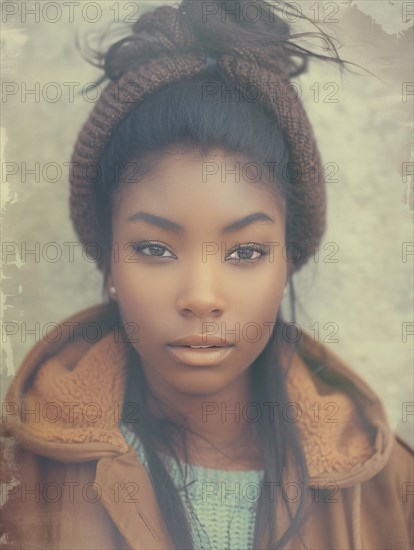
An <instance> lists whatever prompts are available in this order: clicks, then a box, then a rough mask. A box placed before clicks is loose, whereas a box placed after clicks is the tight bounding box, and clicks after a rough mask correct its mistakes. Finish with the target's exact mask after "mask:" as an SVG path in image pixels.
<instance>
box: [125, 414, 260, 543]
mask: <svg viewBox="0 0 414 550" xmlns="http://www.w3.org/2000/svg"><path fill="white" fill-rule="evenodd" d="M120 429H121V431H122V433H123V434H124V436H125V440H126V441H127V443H128V444H129V445H131V446H133V447H134V448H135V450H136V452H137V456H138V458H139V460H140V461H141V462H142V463H143V464H144V466H145V467H146V468H147V470H148V464H147V461H146V458H145V453H144V449H143V446H142V444H141V443H140V441H139V440H138V438H137V437H136V436H135V434H133V433H132V432H131V431H130V430H129V429H128V428H127V427H126V426H125V425H124V424H122V423H121V425H120ZM164 461H165V464H166V465H167V468H168V471H169V473H170V475H171V477H172V479H173V482H174V484H175V486H176V487H177V489H179V491H180V494H181V495H182V499H183V504H184V506H185V509H186V511H187V513H188V514H189V517H190V518H192V520H191V528H192V532H193V539H194V542H195V550H251V549H252V546H253V534H254V522H255V516H256V502H257V499H258V497H259V496H260V492H261V491H262V490H264V488H263V487H262V483H261V481H262V478H263V470H248V471H234V470H218V469H215V468H204V467H202V466H196V465H188V474H187V483H189V484H190V483H191V485H190V486H189V487H188V488H187V491H188V495H189V498H190V503H191V507H190V506H188V504H186V501H185V499H184V491H183V490H182V489H181V487H182V485H183V483H184V477H183V476H182V475H181V472H180V470H179V468H178V466H177V464H176V463H175V461H174V460H172V459H171V458H169V457H166V456H165V455H164ZM181 464H182V466H183V467H184V463H183V462H181ZM192 482H193V483H192ZM191 508H192V510H193V513H192V512H191Z"/></svg>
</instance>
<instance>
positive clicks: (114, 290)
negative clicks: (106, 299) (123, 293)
mask: <svg viewBox="0 0 414 550" xmlns="http://www.w3.org/2000/svg"><path fill="white" fill-rule="evenodd" d="M109 292H110V293H111V294H112V296H115V294H116V288H115V287H114V286H111V288H110V289H109Z"/></svg>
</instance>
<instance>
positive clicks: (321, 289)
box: [1, 0, 414, 445]
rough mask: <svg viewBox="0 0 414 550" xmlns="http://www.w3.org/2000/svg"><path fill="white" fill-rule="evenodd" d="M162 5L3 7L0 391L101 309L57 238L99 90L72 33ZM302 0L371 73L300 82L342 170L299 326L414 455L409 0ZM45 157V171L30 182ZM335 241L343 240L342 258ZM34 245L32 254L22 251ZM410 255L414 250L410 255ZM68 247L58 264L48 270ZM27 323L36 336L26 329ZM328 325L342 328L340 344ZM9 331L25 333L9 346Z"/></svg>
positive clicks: (318, 75) (331, 192)
mask: <svg viewBox="0 0 414 550" xmlns="http://www.w3.org/2000/svg"><path fill="white" fill-rule="evenodd" d="M164 3H168V2H167V1H165V2H158V1H150V2H148V1H147V2H143V1H139V2H116V1H115V2H112V1H100V2H88V1H85V2H83V3H82V4H80V5H79V6H76V5H75V4H76V3H73V4H74V6H73V8H72V10H69V8H68V7H66V8H64V7H63V5H61V12H60V16H59V10H58V8H56V7H55V8H54V7H53V4H56V3H55V2H47V1H46V0H43V1H41V2H18V3H17V2H3V5H2V12H3V33H2V41H3V57H4V59H3V67H4V70H3V96H2V111H3V115H2V123H1V124H2V129H1V131H2V170H3V174H2V229H3V252H4V251H5V249H4V246H7V247H8V248H7V252H8V254H7V255H6V256H5V257H4V259H3V263H2V284H3V285H2V286H3V289H2V295H1V308H2V321H3V338H2V375H3V382H4V384H3V395H4V392H5V390H6V388H7V386H8V383H9V382H10V380H11V378H12V376H13V375H14V373H15V372H16V369H17V368H18V366H19V364H20V362H21V360H22V359H23V357H24V356H25V354H26V353H27V352H28V351H29V349H30V348H31V347H32V346H33V344H34V343H35V340H38V339H39V334H40V336H41V332H42V330H43V329H44V328H45V326H46V324H47V323H49V322H59V321H61V320H63V319H64V318H65V317H67V316H69V315H71V314H73V313H75V312H76V311H78V310H81V309H83V308H85V307H87V306H89V305H92V304H95V303H97V302H100V301H101V294H100V291H101V276H100V274H99V272H98V271H97V270H96V268H95V265H94V264H92V263H88V262H87V261H85V259H84V258H83V257H82V254H81V250H80V247H78V248H76V249H75V252H74V261H71V259H70V257H69V254H68V250H69V248H68V245H65V244H64V243H75V242H76V238H75V235H74V232H73V230H72V227H71V224H70V221H69V210H68V173H69V167H68V165H66V166H65V165H64V163H67V162H69V160H70V155H71V152H72V147H73V144H74V142H75V139H76V136H77V132H78V131H79V129H80V126H81V124H82V123H83V122H84V120H85V119H86V117H87V114H88V112H89V111H90V110H91V109H92V107H93V103H94V96H93V94H90V95H88V96H87V95H85V94H83V95H82V94H80V93H79V92H80V91H82V89H84V87H85V85H87V83H88V82H91V81H93V80H95V79H96V78H97V77H98V76H100V72H99V71H97V70H96V69H95V68H94V67H92V66H90V65H88V64H87V63H86V62H85V61H84V60H83V59H82V58H81V56H80V55H79V53H78V52H77V50H76V47H75V39H74V36H75V31H77V32H79V33H80V35H81V36H82V35H83V34H84V33H85V32H93V33H95V32H96V33H98V34H99V32H100V31H102V29H103V28H104V27H106V26H107V25H108V24H109V23H111V22H112V24H113V23H114V20H115V21H116V16H117V15H118V20H119V23H118V24H117V25H116V26H117V27H120V26H121V24H123V22H124V21H127V20H128V18H129V20H132V19H134V18H135V17H136V14H137V13H142V12H143V11H145V10H146V9H148V8H150V7H153V6H154V5H161V4H164ZM170 3H171V2H170ZM295 4H296V6H297V7H298V9H300V10H301V11H302V12H303V13H305V14H306V15H307V16H309V17H312V18H313V19H314V20H316V21H317V22H319V23H322V27H323V28H324V29H325V30H328V31H329V32H330V33H331V34H333V35H334V36H336V37H337V38H338V39H339V40H340V42H341V43H342V45H343V47H342V48H341V50H340V52H339V53H340V54H341V56H342V57H343V58H345V59H349V60H352V61H354V62H356V63H359V64H362V65H363V66H364V67H366V68H368V69H369V70H370V71H371V72H373V73H375V75H376V76H371V75H367V74H364V73H362V72H361V71H359V75H352V74H350V73H345V74H344V76H343V77H342V78H341V76H340V73H339V71H338V69H337V68H335V66H331V67H328V66H325V65H324V64H322V63H316V62H313V63H312V64H311V68H310V72H309V73H308V74H307V75H305V76H303V77H301V79H300V81H298V84H300V86H301V90H302V100H303V102H304V103H305V105H306V108H307V111H308V115H309V117H310V119H311V121H312V123H313V125H314V129H315V133H316V136H317V138H318V140H319V145H320V149H321V152H322V155H323V160H324V162H325V163H333V164H332V165H331V166H334V165H336V166H337V167H338V171H337V173H336V174H334V175H332V176H331V177H330V178H329V179H328V182H327V190H328V230H327V233H326V235H325V240H324V242H323V243H322V245H321V248H320V253H319V261H316V260H315V261H313V262H310V263H309V265H308V266H307V267H305V268H304V270H303V271H302V273H300V274H299V276H297V277H296V287H297V289H298V291H299V298H300V304H301V307H300V309H299V312H298V313H299V318H298V322H299V323H300V325H301V327H303V328H304V329H305V330H307V331H310V332H312V330H313V329H312V328H310V327H311V326H314V323H319V337H320V339H321V340H322V341H324V342H325V343H326V345H328V346H330V347H331V348H332V349H333V350H334V351H335V352H337V353H338V354H339V355H341V356H342V357H344V358H345V359H346V360H347V361H348V362H349V364H350V365H351V366H352V367H353V368H354V369H355V370H356V371H357V372H358V373H359V374H360V375H361V376H362V377H363V378H364V379H365V380H367V382H368V383H370V384H371V386H372V387H373V388H374V389H375V390H376V391H377V393H378V394H379V395H380V396H381V397H382V399H383V401H384V404H385V407H386V410H387V411H388V415H389V420H390V423H391V425H392V427H393V428H394V429H395V430H396V431H397V433H399V434H400V435H401V436H402V437H403V438H404V439H405V440H407V441H408V442H410V443H411V445H414V442H413V435H412V434H413V422H412V418H413V417H412V416H408V417H405V415H404V413H403V411H404V407H408V406H409V405H407V403H410V402H411V403H412V402H413V370H412V364H413V336H412V335H411V336H410V335H409V334H408V335H407V336H406V337H404V336H403V327H404V326H406V328H407V330H408V331H410V330H411V333H412V332H413V329H412V321H413V319H412V313H413V291H412V288H413V286H412V285H413V255H412V248H410V246H411V247H412V242H413V232H412V214H413V194H412V187H411V188H410V186H412V177H411V178H410V177H409V176H408V177H405V176H404V174H403V163H409V162H411V163H412V161H413V157H412V141H411V132H412V113H413V95H412V85H411V88H410V84H409V83H410V82H411V83H412V82H413V80H414V78H413V73H412V69H411V63H412V51H413V44H412V39H413V15H412V14H410V10H411V12H412V2H402V1H392V2H391V1H385V0H378V1H372V2H371V1H368V0H358V1H355V0H354V1H352V0H346V1H340V2H315V1H312V2H307V1H305V2H304V1H301V2H296V3H295ZM36 5H37V7H36ZM29 8H32V10H34V13H35V15H30V14H29V13H28V9H29ZM13 11H15V13H12V12H13ZM95 19H96V21H94V20H95ZM324 21H325V24H323V23H324ZM327 23H329V26H327ZM51 83H54V84H51ZM65 83H66V84H65ZM68 83H72V84H68ZM404 83H408V84H407V85H404ZM36 86H37V90H38V91H37V92H35V93H34V94H29V93H27V92H28V91H29V90H36ZM71 89H74V90H75V92H76V93H75V95H74V97H71V93H70V90H71ZM317 89H319V98H318V97H317V96H316V91H317ZM410 90H411V95H410V93H409V91H410ZM59 91H60V93H61V96H60V97H59ZM405 92H407V93H406V94H405ZM56 94H58V95H56ZM330 94H331V95H330ZM36 96H38V97H36ZM334 100H337V101H336V102H330V101H334ZM5 162H7V163H8V164H7V165H6V164H5ZM23 163H26V165H24V164H23ZM36 163H38V164H37V170H38V172H39V175H36V174H33V173H26V174H24V171H25V166H26V169H28V170H30V169H32V170H33V169H35V170H36ZM54 163H57V165H58V166H59V169H60V173H59V170H56V165H55V164H54ZM13 170H16V171H17V173H16V174H14V175H12V174H11V173H10V172H12V171H13ZM330 173H331V168H329V169H328V174H330ZM410 189H411V191H410ZM11 243H14V244H11ZM36 243H37V244H36ZM50 243H57V247H55V248H53V246H51V245H50ZM329 243H336V247H337V251H336V252H335V253H334V254H331V253H332V252H333V251H334V248H333V245H331V244H329ZM403 243H411V244H406V245H404V244H403ZM324 245H326V248H325V249H324V248H323V247H324ZM36 246H38V247H39V248H38V252H37V253H36V254H32V255H26V257H25V247H27V249H28V250H29V249H30V250H33V249H35V247H36ZM404 247H405V249H406V251H407V252H409V251H410V250H411V255H407V256H406V257H404V254H403V250H404ZM59 249H60V250H61V251H62V252H63V255H62V258H61V259H60V260H59V261H54V257H55V254H56V251H58V250H59ZM48 257H49V259H48ZM329 259H331V260H332V259H337V260H338V262H336V263H332V262H330V261H329ZM284 307H285V306H284ZM286 314H288V312H286ZM5 323H6V324H5ZM13 323H14V324H13ZM24 323H25V324H26V325H25V326H26V328H27V329H35V334H28V333H27V334H26V335H25V334H24V332H25V331H24ZM327 323H335V324H336V325H337V327H338V329H339V330H338V332H337V333H336V334H335V335H334V336H333V338H330V334H331V332H332V329H331V327H332V326H333V325H326V324H327ZM404 323H411V324H408V325H404ZM5 327H7V329H10V328H11V327H16V329H17V333H16V334H15V335H13V336H9V335H8V334H7V333H6V332H5ZM7 329H6V330H7ZM39 331H40V333H39ZM36 332H37V334H36ZM332 339H336V340H338V341H337V342H333V341H332Z"/></svg>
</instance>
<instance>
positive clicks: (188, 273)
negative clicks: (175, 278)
mask: <svg viewBox="0 0 414 550" xmlns="http://www.w3.org/2000/svg"><path fill="white" fill-rule="evenodd" d="M215 263H216V262H214V261H213V260H210V261H207V262H202V261H201V259H200V261H199V262H197V263H196V264H193V265H191V266H187V267H186V270H185V273H183V275H182V278H181V285H180V291H179V293H178V296H177V300H176V307H177V310H178V311H179V312H180V314H182V315H185V316H188V315H190V316H191V315H194V316H196V317H199V318H205V317H208V316H213V317H219V316H220V315H222V314H223V312H224V311H225V309H226V300H225V297H224V288H223V284H222V282H221V281H220V279H219V277H218V273H217V266H216V265H213V264H215Z"/></svg>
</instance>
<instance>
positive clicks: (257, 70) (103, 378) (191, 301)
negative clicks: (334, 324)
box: [1, 0, 414, 550]
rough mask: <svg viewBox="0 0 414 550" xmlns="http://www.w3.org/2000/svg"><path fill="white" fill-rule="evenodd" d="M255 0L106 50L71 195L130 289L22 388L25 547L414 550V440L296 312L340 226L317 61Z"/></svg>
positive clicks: (165, 15) (158, 13)
mask: <svg viewBox="0 0 414 550" xmlns="http://www.w3.org/2000/svg"><path fill="white" fill-rule="evenodd" d="M247 4H252V3H251V2H250V3H248V2H243V1H240V2H215V1H209V2H206V1H204V2H200V1H198V0H192V1H188V0H185V1H183V2H182V3H181V4H180V5H179V6H163V7H158V8H156V9H155V10H153V11H150V12H148V13H145V14H144V15H142V16H141V17H140V19H139V20H138V22H137V23H136V24H135V25H134V27H133V33H132V34H131V35H130V36H128V37H126V38H124V39H122V40H120V41H118V42H117V43H115V44H114V45H113V46H112V47H111V48H110V49H109V50H108V51H107V52H106V54H105V56H104V57H103V58H102V61H103V67H104V69H105V76H106V77H108V78H109V79H110V80H111V82H110V83H109V84H108V85H107V87H106V88H105V91H104V93H103V96H102V97H101V98H100V100H99V101H98V102H97V104H96V106H95V107H94V109H93V111H92V113H91V115H90V117H89V119H88V121H87V122H86V123H85V125H84V126H83V128H82V130H81V132H80V134H79V136H78V140H77V142H76V145H75V150H74V153H73V157H72V163H73V164H72V166H73V171H72V173H71V200H70V206H71V219H72V221H73V223H74V227H75V229H76V231H77V234H78V236H79V239H80V241H81V242H82V243H83V244H84V245H85V250H86V251H87V252H88V254H89V255H90V256H91V257H94V259H96V261H97V264H98V267H99V268H100V269H101V270H102V272H103V290H104V294H106V293H107V294H108V295H109V300H105V301H104V303H103V304H100V305H98V306H95V307H92V308H88V309H86V310H84V311H82V312H80V313H78V314H76V315H74V316H73V317H71V318H70V319H66V320H65V321H62V323H61V324H60V325H59V326H58V327H57V329H56V331H57V332H56V334H54V335H52V334H50V335H48V336H47V337H45V338H43V340H42V341H41V342H39V343H38V344H36V346H35V347H34V348H33V349H32V351H31V352H30V353H29V354H28V355H27V357H26V359H25V360H24V362H23V364H22V365H21V367H20V369H19V371H18V373H17V375H16V377H15V379H14V380H13V382H12V384H11V387H10V389H9V391H8V394H7V398H6V402H5V404H4V408H3V410H4V414H3V420H4V426H5V433H7V435H8V436H9V437H10V441H9V440H7V439H6V446H5V450H6V452H5V457H6V458H7V456H6V455H10V454H11V453H12V456H13V459H12V460H10V457H9V461H8V464H9V468H10V469H9V471H8V472H5V477H6V481H7V484H8V487H7V488H8V497H7V502H6V504H5V506H4V508H3V514H2V515H3V534H2V539H1V540H2V543H3V545H4V547H5V548H22V549H23V548H24V549H28V548H33V549H34V548H38V549H40V548H42V549H46V548H48V549H49V548H50V549H68V550H69V549H70V550H74V549H97V548H99V549H120V548H125V549H127V548H133V549H136V550H149V549H159V550H161V549H167V548H171V549H173V548H175V549H179V550H181V549H192V548H197V549H215V550H224V549H229V550H233V549H246V550H247V549H259V548H260V549H274V550H275V549H282V548H283V549H287V548H290V549H298V548H308V549H317V550H321V549H330V550H331V549H345V548H352V549H359V548H364V549H374V548H375V549H380V548H381V549H386V548H387V549H390V548H392V549H397V548H398V549H403V548H404V549H407V548H412V547H413V543H414V537H413V523H412V517H413V483H414V475H413V465H414V462H413V454H412V452H411V451H410V449H409V448H408V447H406V446H405V444H404V443H403V442H402V441H401V440H400V439H399V438H398V437H396V436H395V434H393V433H392V431H391V430H390V427H389V425H388V422H387V419H386V415H385V411H384V407H383V404H382V402H381V401H380V399H379V398H378V397H377V396H376V395H375V393H374V392H373V391H372V389H371V388H370V387H369V386H368V385H367V384H366V383H365V382H364V381H363V380H362V378H360V377H359V376H358V375H357V374H356V373H355V372H354V371H353V370H352V369H351V368H350V367H348V366H347V365H346V364H345V362H344V361H342V360H341V359H340V358H338V357H337V356H336V355H334V354H333V353H332V351H330V350H329V349H328V348H327V347H325V346H324V345H323V344H321V343H317V342H315V341H313V340H312V338H311V336H310V335H309V334H308V333H306V332H301V334H300V338H297V337H295V336H296V335H295V334H294V333H292V331H291V328H292V327H291V326H290V325H289V323H287V322H286V321H285V320H284V319H283V318H282V314H281V309H280V306H281V302H282V299H283V297H284V296H285V295H286V294H287V292H288V291H289V292H288V296H289V297H290V304H291V307H292V310H293V312H294V303H295V293H294V288H293V282H292V275H293V274H294V273H295V272H297V271H298V270H299V269H300V268H301V267H302V266H303V265H304V264H305V263H306V262H307V261H308V260H309V258H310V257H311V256H312V253H313V251H314V248H315V246H317V244H318V243H319V242H320V240H321V237H322V235H323V233H324V229H325V188H324V181H323V173H322V168H321V162H320V157H319V152H318V148H317V144H316V142H315V139H314V136H313V133H312V128H311V126H310V123H309V121H308V119H307V117H306V114H305V111H304V110H303V107H302V105H301V103H300V100H299V99H298V98H295V99H294V100H292V95H291V93H290V92H291V90H290V88H289V85H290V79H291V77H292V76H294V75H298V74H300V73H301V72H304V71H305V70H306V68H307V60H308V58H309V57H310V56H311V55H313V54H311V52H309V51H307V50H306V49H304V48H303V47H300V46H298V44H295V41H294V40H293V38H294V37H292V36H291V34H290V30H289V26H288V25H287V23H286V21H284V19H283V18H282V17H281V16H280V13H279V14H278V10H277V9H276V8H275V7H271V5H270V4H269V3H267V2H264V1H259V0H257V2H255V6H256V8H257V9H260V10H261V11H260V17H259V19H258V21H255V22H252V20H251V18H247V17H246V16H245V14H246V8H247ZM320 36H322V37H323V38H324V39H325V40H326V44H327V45H328V46H329V47H330V48H331V49H332V43H331V42H330V41H329V39H328V38H327V37H326V36H324V35H320ZM334 53H335V52H334ZM314 55H316V54H314ZM317 57H320V58H324V56H323V55H319V56H317ZM327 59H330V60H333V61H336V62H338V63H342V62H341V60H340V59H339V58H338V57H337V56H336V53H335V55H333V56H332V57H327ZM252 94H254V95H253V96H252ZM252 97H253V98H254V99H252ZM10 442H11V443H14V445H13V446H12V447H11V446H10V445H9V443H10ZM5 467H6V464H5Z"/></svg>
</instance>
